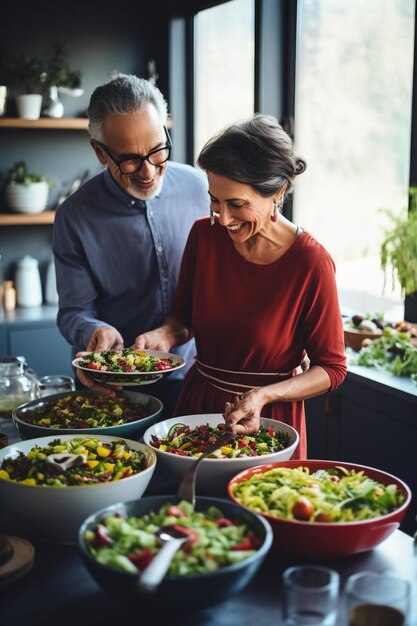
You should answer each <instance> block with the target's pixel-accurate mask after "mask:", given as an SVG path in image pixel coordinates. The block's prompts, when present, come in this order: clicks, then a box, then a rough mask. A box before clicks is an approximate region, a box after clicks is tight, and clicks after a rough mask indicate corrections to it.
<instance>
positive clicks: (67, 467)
mask: <svg viewBox="0 0 417 626" xmlns="http://www.w3.org/2000/svg"><path fill="white" fill-rule="evenodd" d="M155 466H156V454H155V452H154V451H153V450H152V449H151V448H149V447H148V446H145V445H144V444H143V443H139V442H137V441H133V440H131V439H121V438H120V437H109V436H107V435H99V436H93V435H82V436H78V437H77V436H74V435H61V436H59V437H54V436H50V437H39V438H37V439H28V440H27V441H22V442H19V443H14V444H12V445H9V446H6V447H5V448H2V449H1V450H0V508H1V509H2V510H3V511H5V512H7V513H8V514H10V516H12V518H13V519H14V520H16V522H17V523H18V524H20V525H22V526H26V527H27V530H28V531H29V532H30V533H31V534H32V533H33V534H34V535H36V536H37V537H39V538H40V539H43V540H45V541H50V542H55V543H76V542H77V535H78V530H79V527H80V525H81V522H82V521H83V520H84V519H85V518H86V517H87V516H88V515H90V514H91V513H93V512H94V511H97V510H98V509H100V508H103V507H105V506H108V505H110V504H115V503H117V502H126V501H128V500H133V499H135V498H140V497H141V496H142V494H143V493H144V491H145V489H146V488H147V486H148V484H149V481H150V480H151V477H152V475H153V473H154V471H155Z"/></svg>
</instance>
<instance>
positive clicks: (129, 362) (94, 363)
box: [78, 348, 180, 374]
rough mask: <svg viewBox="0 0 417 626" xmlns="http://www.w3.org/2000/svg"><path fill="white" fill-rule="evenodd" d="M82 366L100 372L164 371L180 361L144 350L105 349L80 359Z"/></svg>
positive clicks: (175, 365)
mask: <svg viewBox="0 0 417 626" xmlns="http://www.w3.org/2000/svg"><path fill="white" fill-rule="evenodd" d="M78 365H79V366H80V367H86V368H88V369H91V370H97V371H100V372H119V373H125V374H126V373H127V374H130V373H135V372H162V371H164V370H170V369H174V368H176V367H178V366H179V365H180V361H177V360H175V359H173V358H172V357H169V358H163V359H162V358H158V357H156V356H151V355H150V354H147V353H146V352H144V351H142V350H132V349H131V348H125V349H124V350H117V351H116V350H105V351H104V352H92V353H91V354H87V355H86V356H84V357H82V358H81V359H80V360H79V361H78Z"/></svg>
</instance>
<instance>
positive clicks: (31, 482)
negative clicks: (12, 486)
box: [19, 478, 36, 486]
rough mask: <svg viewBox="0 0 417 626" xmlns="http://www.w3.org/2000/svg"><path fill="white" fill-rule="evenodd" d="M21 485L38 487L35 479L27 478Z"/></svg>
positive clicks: (20, 482)
mask: <svg viewBox="0 0 417 626" xmlns="http://www.w3.org/2000/svg"><path fill="white" fill-rule="evenodd" d="M19 485H32V486H33V485H36V480H35V479H34V478H25V480H20V481H19Z"/></svg>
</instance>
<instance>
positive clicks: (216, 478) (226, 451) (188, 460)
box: [143, 413, 299, 495]
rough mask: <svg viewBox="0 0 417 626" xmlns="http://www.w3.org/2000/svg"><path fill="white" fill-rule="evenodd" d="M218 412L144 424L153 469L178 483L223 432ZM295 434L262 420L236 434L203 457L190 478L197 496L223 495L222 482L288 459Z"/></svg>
mask: <svg viewBox="0 0 417 626" xmlns="http://www.w3.org/2000/svg"><path fill="white" fill-rule="evenodd" d="M220 424H224V419H223V416H222V415H221V413H201V414H196V415H182V416H179V417H173V418H170V419H167V420H163V421H161V422H156V423H155V424H153V425H152V426H150V427H149V428H148V429H147V430H146V431H145V433H144V435H143V441H144V442H145V443H146V444H147V445H148V446H150V447H152V448H153V449H154V450H155V452H156V454H157V457H158V466H160V467H161V469H162V470H163V471H165V472H166V474H167V475H168V476H169V477H170V478H171V479H173V480H175V481H177V483H178V484H179V483H180V481H181V479H182V478H183V476H184V475H185V473H186V472H187V470H188V469H189V468H190V467H191V466H192V465H193V463H194V462H195V461H196V460H197V459H198V457H199V456H200V455H201V454H202V453H203V452H204V451H205V449H206V448H207V447H208V446H209V445H211V444H212V443H214V442H215V441H216V439H217V438H218V437H219V436H220V435H221V433H222V432H223V431H222V430H220V429H219V425H220ZM298 441H299V435H298V433H297V431H296V430H295V429H294V428H292V426H289V425H287V424H284V423H283V422H279V421H277V420H272V419H269V418H266V417H262V418H261V426H260V429H259V431H258V432H257V433H254V434H252V435H237V436H236V437H234V438H233V439H232V440H231V441H230V442H229V443H228V444H227V445H226V446H223V447H221V448H220V449H218V450H216V451H215V452H213V453H212V454H211V455H210V456H209V457H207V458H205V459H203V460H202V461H201V464H200V466H199V469H198V474H197V478H196V489H197V493H201V494H205V495H226V487H227V483H228V481H229V480H230V479H231V478H232V477H233V476H234V475H235V474H237V473H238V472H240V471H242V470H244V469H247V468H248V467H252V466H254V465H259V464H260V463H272V462H275V461H279V460H287V459H290V458H291V456H292V454H293V453H294V450H295V448H296V447H297V445H298Z"/></svg>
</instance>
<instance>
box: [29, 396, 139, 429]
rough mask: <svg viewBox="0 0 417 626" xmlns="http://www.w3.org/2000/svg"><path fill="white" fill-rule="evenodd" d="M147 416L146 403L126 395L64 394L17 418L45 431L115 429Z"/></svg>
mask: <svg viewBox="0 0 417 626" xmlns="http://www.w3.org/2000/svg"><path fill="white" fill-rule="evenodd" d="M146 416H147V410H146V404H139V403H135V402H132V400H130V399H129V398H128V397H127V396H116V397H115V398H108V397H107V396H99V395H92V396H83V395H81V394H80V395H68V396H64V397H62V398H59V399H58V400H54V401H50V402H48V401H45V403H44V404H42V406H37V407H35V408H34V409H33V410H27V411H24V412H22V414H21V415H20V419H21V420H22V421H24V422H26V423H28V424H33V425H35V426H43V427H45V428H101V427H104V426H119V425H120V424H126V423H129V422H134V421H136V420H137V419H140V418H143V417H146Z"/></svg>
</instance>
